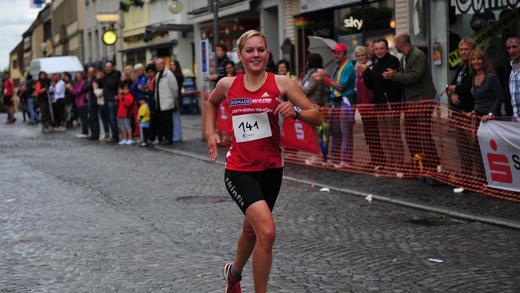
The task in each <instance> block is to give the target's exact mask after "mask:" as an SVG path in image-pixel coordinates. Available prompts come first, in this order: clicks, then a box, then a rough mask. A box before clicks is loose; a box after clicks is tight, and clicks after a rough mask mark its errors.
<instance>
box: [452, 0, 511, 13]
mask: <svg viewBox="0 0 520 293" xmlns="http://www.w3.org/2000/svg"><path fill="white" fill-rule="evenodd" d="M451 6H453V7H455V12H456V13H457V14H474V13H477V12H483V11H484V10H485V9H508V8H515V7H520V0H451Z"/></svg>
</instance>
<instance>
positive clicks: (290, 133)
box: [282, 118, 320, 154]
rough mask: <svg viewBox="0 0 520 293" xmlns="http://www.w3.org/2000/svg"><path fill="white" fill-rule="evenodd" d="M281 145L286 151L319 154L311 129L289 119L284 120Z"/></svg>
mask: <svg viewBox="0 0 520 293" xmlns="http://www.w3.org/2000/svg"><path fill="white" fill-rule="evenodd" d="M282 145H283V146H284V148H287V149H292V150H298V151H306V152H310V153H315V154H319V153H320V150H319V148H318V143H317V142H316V137H315V136H314V132H313V131H312V127H310V126H309V125H307V124H305V123H303V122H301V121H298V120H294V119H291V118H284V121H283V132H282Z"/></svg>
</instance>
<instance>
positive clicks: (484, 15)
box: [448, 0, 520, 74]
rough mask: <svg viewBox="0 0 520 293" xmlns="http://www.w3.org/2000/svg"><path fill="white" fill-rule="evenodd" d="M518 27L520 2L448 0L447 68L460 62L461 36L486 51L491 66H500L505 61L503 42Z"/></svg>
mask: <svg viewBox="0 0 520 293" xmlns="http://www.w3.org/2000/svg"><path fill="white" fill-rule="evenodd" d="M519 29H520V1H461V0H455V1H452V3H451V5H450V7H449V31H448V35H449V46H448V47H449V53H448V63H449V66H450V69H453V68H456V67H457V66H458V65H459V64H460V62H461V60H460V58H459V55H458V52H457V44H458V42H459V41H460V40H461V39H462V38H465V37H470V38H471V39H473V40H474V41H475V43H476V44H477V46H478V47H482V48H484V49H485V50H486V53H487V55H488V57H489V58H490V60H491V62H492V63H493V65H494V67H495V68H497V69H499V68H501V67H503V66H504V65H505V64H506V63H507V62H508V56H507V51H506V47H505V41H506V39H507V38H508V37H509V36H511V35H514V34H518V32H519V31H520V30H519ZM451 74H453V72H452V73H451Z"/></svg>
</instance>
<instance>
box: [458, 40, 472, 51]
mask: <svg viewBox="0 0 520 293" xmlns="http://www.w3.org/2000/svg"><path fill="white" fill-rule="evenodd" d="M462 44H466V45H468V46H469V48H470V49H471V50H473V49H475V47H476V45H475V41H473V40H472V39H470V38H464V39H462V40H460V42H459V47H460V46H461V45H462Z"/></svg>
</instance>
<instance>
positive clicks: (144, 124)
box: [139, 97, 151, 147]
mask: <svg viewBox="0 0 520 293" xmlns="http://www.w3.org/2000/svg"><path fill="white" fill-rule="evenodd" d="M139 102H140V104H141V105H140V106H139V126H140V127H141V143H140V144H139V146H142V147H145V146H147V145H148V139H149V136H150V117H151V116H150V107H148V103H147V102H146V97H142V98H141V99H140V100H139Z"/></svg>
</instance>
